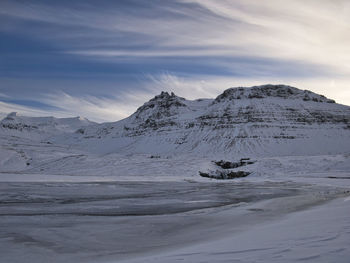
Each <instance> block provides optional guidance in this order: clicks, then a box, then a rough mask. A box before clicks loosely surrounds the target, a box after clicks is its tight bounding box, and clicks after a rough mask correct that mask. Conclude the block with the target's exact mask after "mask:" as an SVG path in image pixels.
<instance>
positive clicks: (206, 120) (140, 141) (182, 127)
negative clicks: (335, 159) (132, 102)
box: [69, 85, 350, 156]
mask: <svg viewBox="0 0 350 263" xmlns="http://www.w3.org/2000/svg"><path fill="white" fill-rule="evenodd" d="M69 143H73V144H76V145H79V146H80V147H83V148H85V149H89V150H92V151H99V152H104V153H108V152H117V153H152V154H176V153H193V154H198V155H232V154H239V155H250V156H252V155H257V156H261V155H299V154H328V153H344V152H349V151H350V107H349V106H345V105H339V104H336V103H335V101H333V100H331V99H328V98H326V97H324V96H322V95H318V94H315V93H313V92H310V91H307V90H300V89H297V88H294V87H290V86H286V85H262V86H254V87H250V88H241V87H239V88H230V89H227V90H225V91H224V92H223V93H222V94H221V95H219V96H218V97H217V98H215V99H199V100H194V101H190V100H186V99H184V98H181V97H178V96H176V95H175V94H174V93H171V94H169V93H167V92H162V93H161V94H160V95H158V96H155V97H154V98H153V99H151V100H150V101H148V102H146V103H145V104H144V105H142V106H141V107H139V108H138V109H137V111H136V112H135V113H134V114H132V115H131V116H130V117H128V118H126V119H124V120H121V121H118V122H114V123H104V124H100V125H93V126H88V127H85V128H81V129H79V130H78V131H77V132H76V134H75V136H74V138H73V137H72V138H71V139H70V141H69Z"/></svg>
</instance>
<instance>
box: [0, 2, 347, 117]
mask: <svg viewBox="0 0 350 263" xmlns="http://www.w3.org/2000/svg"><path fill="white" fill-rule="evenodd" d="M0 40H1V41H0V112H1V113H2V116H3V115H4V114H6V113H8V112H11V111H17V112H20V113H22V114H25V115H34V116H43V115H54V116H58V117H67V116H77V115H79V116H84V117H87V118H89V119H91V120H94V121H99V122H101V121H115V120H118V119H121V118H124V117H126V116H128V115H129V114H131V113H132V112H133V111H135V109H136V108H137V107H138V106H140V105H141V104H143V103H144V102H145V101H146V100H148V99H150V98H151V97H153V96H154V95H156V94H158V93H160V92H161V91H162V90H167V91H174V92H175V93H176V94H178V95H180V96H184V97H186V98H189V99H194V98H199V97H215V96H217V95H218V94H219V93H221V92H222V91H223V90H225V89H227V88H229V87H232V86H250V85H257V84H265V83H284V84H289V85H294V86H296V87H299V88H301V89H310V90H312V91H314V92H317V93H321V94H324V95H326V96H327V97H330V98H333V99H335V100H336V101H337V102H339V103H343V104H347V105H350V88H349V87H350V86H349V85H350V77H349V76H350V3H349V1H346V0H309V1H301V0H295V1H280V0H271V1H256V0H235V1H233V0H232V1H225V0H222V1H215V0H172V1H170V0H169V1H168V0H147V1H146V0H138V1H136V0H125V1H123V0H118V1H89V0H84V1H79V0H76V1H62V0H61V1H53V0H52V1H48V0H45V1H43V0H42V1H32V0H25V1H16V0H11V1H6V0H2V1H1V2H0Z"/></svg>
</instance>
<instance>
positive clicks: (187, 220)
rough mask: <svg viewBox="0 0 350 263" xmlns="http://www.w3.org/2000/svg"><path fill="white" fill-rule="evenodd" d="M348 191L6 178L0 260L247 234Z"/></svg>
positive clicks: (89, 257) (81, 255)
mask: <svg viewBox="0 0 350 263" xmlns="http://www.w3.org/2000/svg"><path fill="white" fill-rule="evenodd" d="M343 194H344V190H342V189H339V188H328V187H326V186H314V185H308V184H301V183H292V182H261V183H252V182H240V183H238V182H233V181H232V182H215V181H210V182H190V181H174V182H171V181H165V182H154V181H153V182H127V181H123V182H116V181H114V182H91V183H89V182H83V183H81V182H80V183H79V182H75V183H64V182H45V183H44V182H27V183H25V182H1V183H0V254H1V260H0V261H1V262H81V261H84V262H117V261H119V260H121V259H132V258H134V257H143V256H149V255H153V254H154V253H157V252H160V251H162V252H164V251H168V250H172V249H179V248H184V247H186V246H188V245H193V244H197V243H201V242H203V241H207V240H216V239H220V238H224V237H225V236H231V235H234V234H235V233H240V232H242V231H245V230H247V229H249V228H251V227H253V226H255V225H257V224H260V223H262V222H270V221H271V220H276V219H278V218H281V217H283V216H284V215H286V214H288V213H291V212H294V211H299V210H304V209H306V208H308V207H310V206H313V205H317V204H321V203H323V202H325V201H327V200H330V199H333V198H335V197H338V196H341V195H343Z"/></svg>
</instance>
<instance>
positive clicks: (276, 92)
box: [214, 84, 335, 103]
mask: <svg viewBox="0 0 350 263" xmlns="http://www.w3.org/2000/svg"><path fill="white" fill-rule="evenodd" d="M268 97H276V98H283V99H300V100H303V101H314V102H327V103H334V102H335V101H334V100H330V99H327V98H326V97H325V96H323V95H319V94H316V93H314V92H311V91H309V90H301V89H298V88H295V87H292V86H288V85H283V84H278V85H273V84H266V85H260V86H253V87H237V88H229V89H227V90H225V91H224V92H223V93H222V94H221V95H219V96H218V97H217V98H216V99H215V101H214V103H218V102H221V101H226V100H236V99H263V98H268Z"/></svg>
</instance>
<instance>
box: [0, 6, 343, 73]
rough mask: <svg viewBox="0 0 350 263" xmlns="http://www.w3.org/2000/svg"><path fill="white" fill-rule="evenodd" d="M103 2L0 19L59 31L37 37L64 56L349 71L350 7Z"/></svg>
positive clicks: (15, 11) (21, 10)
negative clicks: (295, 64) (221, 60)
mask: <svg viewBox="0 0 350 263" xmlns="http://www.w3.org/2000/svg"><path fill="white" fill-rule="evenodd" d="M103 3H104V5H103V4H101V6H102V7H104V8H97V7H96V5H92V4H91V3H90V2H86V3H85V4H82V3H80V4H74V5H72V6H69V7H66V6H62V5H59V4H56V5H52V6H50V5H47V4H45V2H29V3H27V2H21V3H18V2H12V1H9V2H4V4H3V6H4V7H5V8H3V9H2V11H0V13H3V14H6V15H8V16H13V17H17V18H21V19H26V20H32V21H41V22H45V23H50V24H56V25H61V26H63V28H61V30H59V29H57V30H55V33H54V34H50V33H48V34H43V35H44V36H42V37H44V38H45V37H46V38H59V39H60V40H64V41H66V42H64V43H62V41H60V42H61V44H62V45H66V46H65V47H64V52H67V53H70V54H76V55H84V56H94V57H102V58H103V57H159V56H185V57H186V56H190V57H192V56H219V57H220V56H232V57H234V56H240V57H244V56H248V57H250V58H251V57H260V58H270V59H283V60H289V61H299V62H305V63H307V64H314V65H323V66H328V67H329V69H330V70H336V71H337V72H339V73H343V74H348V73H349V72H350V16H349V15H348V14H349V13H350V3H349V2H348V1H346V0H336V1H334V0H321V1H316V0H310V1H307V2H305V1H302V0H295V1H290V2H288V3H286V2H284V1H278V0H273V1H255V0H245V1H228V0H222V1H215V0H178V1H164V3H163V2H162V4H161V5H158V4H156V3H149V4H148V5H149V7H142V8H140V7H139V8H136V9H135V8H134V6H133V5H130V6H128V5H125V6H123V5H119V6H118V5H117V4H115V5H112V4H111V3H110V2H109V3H108V2H103ZM65 26H69V27H71V28H70V30H66V28H65ZM84 40H88V41H84ZM72 47H73V49H72ZM226 66H227V67H229V64H228V65H226Z"/></svg>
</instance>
